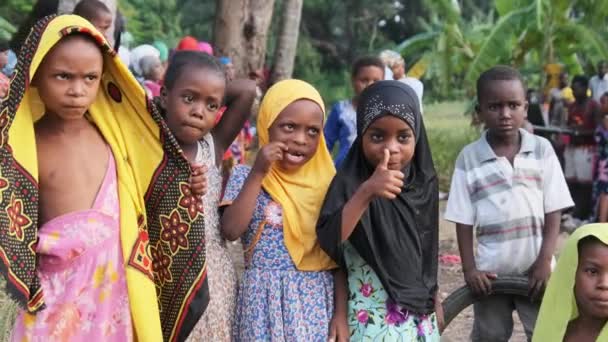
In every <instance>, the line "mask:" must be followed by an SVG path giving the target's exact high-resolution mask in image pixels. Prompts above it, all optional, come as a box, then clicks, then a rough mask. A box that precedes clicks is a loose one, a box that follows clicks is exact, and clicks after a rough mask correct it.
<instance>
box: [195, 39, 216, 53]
mask: <svg viewBox="0 0 608 342" xmlns="http://www.w3.org/2000/svg"><path fill="white" fill-rule="evenodd" d="M196 46H197V48H198V51H200V52H204V53H206V54H208V55H211V56H213V46H211V44H209V43H207V42H198V44H196Z"/></svg>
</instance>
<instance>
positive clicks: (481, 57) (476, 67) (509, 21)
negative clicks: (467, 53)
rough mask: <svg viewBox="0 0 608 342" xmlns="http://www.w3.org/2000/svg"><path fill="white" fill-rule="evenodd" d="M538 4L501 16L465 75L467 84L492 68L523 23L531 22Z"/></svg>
mask: <svg viewBox="0 0 608 342" xmlns="http://www.w3.org/2000/svg"><path fill="white" fill-rule="evenodd" d="M534 6H536V4H535V3H533V4H531V5H529V6H527V7H524V8H522V9H519V10H515V11H511V12H509V13H508V14H506V15H504V16H501V17H500V18H499V19H498V21H497V22H496V24H495V25H494V28H493V29H492V31H490V33H489V34H488V36H487V38H486V39H485V41H484V43H483V44H482V45H481V48H480V49H479V51H478V52H477V55H476V56H475V59H474V60H473V62H472V63H471V64H470V65H469V68H468V70H467V72H466V74H465V77H464V79H465V82H466V83H467V84H473V82H474V81H475V79H477V77H478V76H479V74H481V72H482V71H483V70H485V69H487V68H489V67H491V66H492V65H493V64H494V63H495V61H496V60H497V59H498V57H499V56H497V55H496V54H497V53H499V52H500V51H502V50H503V48H504V44H505V43H506V42H508V41H509V40H510V39H511V37H512V36H513V34H514V33H516V32H517V29H518V28H519V27H520V26H521V23H522V22H529V20H528V19H529V17H530V15H531V14H532V13H533V12H534V10H535V7H534Z"/></svg>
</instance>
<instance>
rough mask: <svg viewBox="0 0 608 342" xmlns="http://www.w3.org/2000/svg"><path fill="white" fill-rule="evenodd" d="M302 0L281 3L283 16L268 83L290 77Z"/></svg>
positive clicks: (287, 0)
mask: <svg viewBox="0 0 608 342" xmlns="http://www.w3.org/2000/svg"><path fill="white" fill-rule="evenodd" d="M303 2H304V1H303V0H285V2H284V4H283V6H284V7H283V17H282V19H281V31H280V33H279V37H278V43H277V47H276V49H275V54H274V66H273V68H272V75H271V76H270V84H274V83H276V82H278V81H280V80H284V79H287V78H291V76H292V74H293V65H294V63H295V60H296V51H297V48H298V35H299V33H300V19H301V18H302V4H303Z"/></svg>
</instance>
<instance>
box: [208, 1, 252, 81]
mask: <svg viewBox="0 0 608 342" xmlns="http://www.w3.org/2000/svg"><path fill="white" fill-rule="evenodd" d="M246 12H247V1H246V0H217V5H216V12H215V27H214V28H213V36H214V38H213V41H214V45H215V48H216V50H217V51H218V53H219V54H220V55H222V56H229V57H230V58H231V59H232V63H233V64H234V67H235V71H236V74H237V75H239V76H243V74H245V73H246V72H245V68H244V67H243V66H244V65H245V63H244V60H245V59H246V56H245V51H244V49H243V43H242V32H243V23H244V22H245V15H246Z"/></svg>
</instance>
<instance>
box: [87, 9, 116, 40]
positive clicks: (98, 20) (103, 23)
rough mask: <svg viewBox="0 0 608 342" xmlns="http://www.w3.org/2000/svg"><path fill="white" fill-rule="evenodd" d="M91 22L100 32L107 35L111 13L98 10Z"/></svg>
mask: <svg viewBox="0 0 608 342" xmlns="http://www.w3.org/2000/svg"><path fill="white" fill-rule="evenodd" d="M91 24H93V26H95V28H96V29H98V30H99V32H100V33H101V34H103V35H104V36H105V37H108V30H109V29H110V26H112V14H110V13H108V12H99V13H97V16H96V17H95V18H93V19H91Z"/></svg>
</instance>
